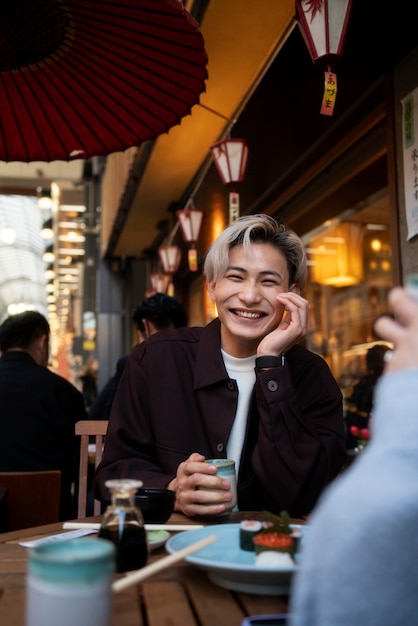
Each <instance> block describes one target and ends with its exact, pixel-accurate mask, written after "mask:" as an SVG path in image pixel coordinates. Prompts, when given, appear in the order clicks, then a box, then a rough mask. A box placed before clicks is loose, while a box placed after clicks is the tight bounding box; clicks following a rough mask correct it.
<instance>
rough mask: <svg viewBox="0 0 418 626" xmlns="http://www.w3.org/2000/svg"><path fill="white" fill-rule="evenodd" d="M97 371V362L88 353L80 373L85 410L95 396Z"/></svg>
mask: <svg viewBox="0 0 418 626" xmlns="http://www.w3.org/2000/svg"><path fill="white" fill-rule="evenodd" d="M98 371H99V362H98V360H97V359H96V358H95V357H94V356H92V355H90V356H89V357H88V358H87V361H86V364H85V366H84V368H83V373H82V374H81V375H80V380H81V384H82V394H83V398H84V404H85V405H86V408H87V410H88V409H89V408H90V407H91V405H92V404H93V402H94V400H95V399H96V396H97V374H98Z"/></svg>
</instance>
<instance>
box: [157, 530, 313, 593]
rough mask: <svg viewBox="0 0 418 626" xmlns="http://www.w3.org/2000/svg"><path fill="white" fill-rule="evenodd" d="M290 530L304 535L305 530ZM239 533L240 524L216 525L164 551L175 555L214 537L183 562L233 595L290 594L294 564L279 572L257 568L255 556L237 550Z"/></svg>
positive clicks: (185, 534)
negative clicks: (203, 571)
mask: <svg viewBox="0 0 418 626" xmlns="http://www.w3.org/2000/svg"><path fill="white" fill-rule="evenodd" d="M292 526H293V528H300V529H301V532H302V533H303V532H304V526H295V525H292ZM239 529H240V526H239V524H216V525H213V526H206V527H205V528H200V529H196V530H189V531H186V532H182V533H179V534H177V535H174V536H173V537H171V538H170V539H169V540H168V541H167V543H166V544H165V549H166V550H167V552H169V553H170V554H175V553H176V552H178V551H179V550H182V549H183V548H187V547H188V546H190V545H191V544H192V543H195V542H196V541H199V540H200V539H204V538H206V537H208V536H210V535H215V536H216V541H215V542H214V543H212V544H210V545H209V546H206V547H205V548H202V549H201V550H198V551H197V552H193V553H192V554H190V555H188V556H186V557H185V561H187V562H188V563H191V564H192V565H196V566H197V567H199V568H201V569H203V570H205V571H206V572H207V574H208V576H209V578H210V579H211V580H212V581H213V582H214V583H216V584H217V585H219V586H220V587H224V588H226V589H231V590H232V591H242V592H245V593H254V594H264V595H276V594H280V593H286V594H287V593H289V588H290V583H291V579H292V576H293V574H294V572H295V571H296V569H297V562H296V564H295V565H293V566H291V567H289V566H285V567H282V568H281V567H277V566H275V567H259V566H256V565H255V553H254V552H249V551H247V550H242V549H241V548H240V545H239V543H240V542H239V533H240V531H239ZM302 541H303V534H302ZM296 558H297V557H296Z"/></svg>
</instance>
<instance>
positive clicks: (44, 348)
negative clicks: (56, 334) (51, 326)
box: [35, 335, 49, 367]
mask: <svg viewBox="0 0 418 626" xmlns="http://www.w3.org/2000/svg"><path fill="white" fill-rule="evenodd" d="M35 353H36V354H35V360H36V362H37V363H38V365H44V366H45V367H46V366H47V365H48V361H49V337H48V335H41V336H40V337H38V339H37V340H36V342H35Z"/></svg>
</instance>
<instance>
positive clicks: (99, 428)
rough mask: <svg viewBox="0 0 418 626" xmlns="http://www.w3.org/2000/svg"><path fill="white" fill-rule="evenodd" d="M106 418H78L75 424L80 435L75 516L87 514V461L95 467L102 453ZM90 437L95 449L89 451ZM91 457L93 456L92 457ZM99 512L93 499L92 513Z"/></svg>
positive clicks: (99, 509)
mask: <svg viewBox="0 0 418 626" xmlns="http://www.w3.org/2000/svg"><path fill="white" fill-rule="evenodd" d="M107 424H108V421H107V420H80V421H79V422H77V423H76V425H75V434H76V435H79V436H80V471H79V481H78V509H77V517H78V518H81V517H86V515H87V491H88V486H89V485H88V475H89V463H90V464H92V465H94V468H96V467H97V466H98V465H99V463H100V461H101V459H102V454H103V444H104V437H105V435H106V431H107ZM90 437H94V438H95V442H94V443H95V450H94V452H90V453H89V443H90ZM92 457H93V458H92ZM100 512H101V503H100V502H99V500H96V499H95V500H94V504H93V513H94V515H99V514H100Z"/></svg>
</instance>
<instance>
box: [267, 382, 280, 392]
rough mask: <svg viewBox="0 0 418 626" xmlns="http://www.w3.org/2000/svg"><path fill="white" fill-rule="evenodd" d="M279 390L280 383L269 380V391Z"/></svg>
mask: <svg viewBox="0 0 418 626" xmlns="http://www.w3.org/2000/svg"><path fill="white" fill-rule="evenodd" d="M278 388H279V383H278V382H277V380H269V381H268V383H267V389H268V390H269V391H277V390H278Z"/></svg>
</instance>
